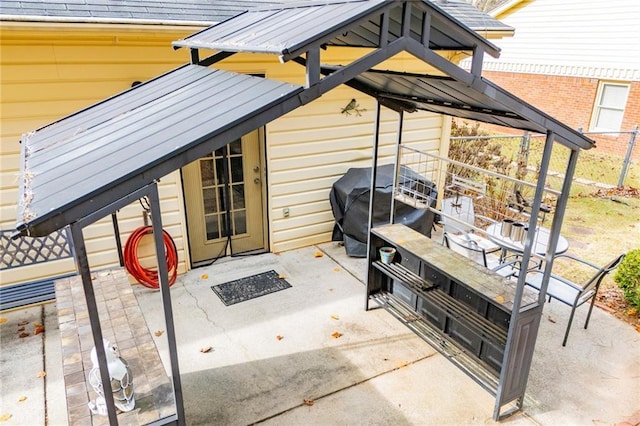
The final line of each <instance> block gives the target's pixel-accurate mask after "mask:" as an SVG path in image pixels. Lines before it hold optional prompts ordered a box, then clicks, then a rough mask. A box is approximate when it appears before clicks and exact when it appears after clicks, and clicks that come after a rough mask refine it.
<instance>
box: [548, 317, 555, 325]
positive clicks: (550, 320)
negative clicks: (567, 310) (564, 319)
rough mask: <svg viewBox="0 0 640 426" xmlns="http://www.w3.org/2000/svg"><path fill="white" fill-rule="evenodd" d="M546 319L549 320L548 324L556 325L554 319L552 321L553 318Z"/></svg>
mask: <svg viewBox="0 0 640 426" xmlns="http://www.w3.org/2000/svg"><path fill="white" fill-rule="evenodd" d="M547 319H548V320H549V322H550V323H553V324H555V323H556V320H554V319H553V318H551V317H547Z"/></svg>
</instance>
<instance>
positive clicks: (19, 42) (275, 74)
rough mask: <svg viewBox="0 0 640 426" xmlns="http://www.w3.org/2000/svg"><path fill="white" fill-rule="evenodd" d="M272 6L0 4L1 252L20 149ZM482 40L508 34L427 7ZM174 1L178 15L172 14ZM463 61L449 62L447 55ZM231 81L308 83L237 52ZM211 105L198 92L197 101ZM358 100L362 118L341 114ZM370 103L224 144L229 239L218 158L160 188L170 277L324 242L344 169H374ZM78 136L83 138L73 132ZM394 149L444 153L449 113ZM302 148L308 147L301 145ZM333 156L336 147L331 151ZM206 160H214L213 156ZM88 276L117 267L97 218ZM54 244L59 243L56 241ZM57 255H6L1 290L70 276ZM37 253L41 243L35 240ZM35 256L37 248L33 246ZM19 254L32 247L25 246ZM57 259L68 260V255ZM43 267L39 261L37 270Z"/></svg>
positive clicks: (300, 112) (455, 10) (337, 96)
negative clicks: (222, 259)
mask: <svg viewBox="0 0 640 426" xmlns="http://www.w3.org/2000/svg"><path fill="white" fill-rule="evenodd" d="M271 3H280V2H248V1H245V2H242V1H222V0H215V1H214V0H209V1H206V0H190V1H184V2H178V3H175V2H162V1H142V0H141V1H136V2H127V4H119V3H118V2H105V1H101V0H86V1H85V2H83V3H82V4H79V3H76V2H66V3H65V2H61V1H58V0H40V1H35V0H32V1H11V2H3V3H2V5H1V6H0V7H1V16H0V18H1V22H0V24H1V25H0V48H1V51H2V57H1V67H2V68H1V86H0V89H1V91H2V100H1V105H0V107H1V111H2V118H1V120H2V121H1V129H2V130H1V132H2V134H1V140H0V147H1V151H0V161H1V163H2V170H1V178H2V186H1V188H0V196H1V197H0V202H1V209H0V230H1V231H2V233H3V236H4V239H3V240H2V241H3V246H4V244H8V239H7V238H8V236H9V235H10V234H11V232H13V231H14V228H15V224H16V210H17V209H16V201H17V194H18V176H19V174H20V169H19V168H20V166H19V164H20V144H19V140H20V137H21V135H22V134H23V133H25V132H29V131H32V130H35V129H36V128H38V127H40V126H43V125H46V124H47V123H50V122H52V121H54V120H56V119H59V118H61V117H63V116H65V115H67V114H71V113H73V112H74V111H77V110H78V109H80V108H84V107H86V106H89V105H91V104H93V103H96V102H99V101H100V100H102V99H104V98H106V97H109V96H111V95H113V94H116V93H118V92H121V91H123V90H126V89H128V88H130V87H131V86H132V84H134V82H137V81H146V80H149V79H152V78H154V77H155V76H157V75H159V74H162V73H164V72H166V71H168V70H171V69H173V68H176V67H177V66H179V65H181V64H184V63H186V62H189V59H190V58H189V52H188V50H186V49H182V50H178V51H174V50H173V49H172V48H171V42H172V41H174V40H178V39H181V38H183V37H185V36H186V35H188V34H191V33H193V32H195V31H198V30H200V29H201V28H204V27H206V26H208V25H209V24H211V23H213V22H217V21H220V20H224V19H226V18H227V17H229V16H231V15H233V14H235V13H237V12H239V11H241V10H242V9H244V8H245V7H248V6H255V5H260V4H271ZM435 3H437V4H439V5H440V6H441V7H443V8H444V9H445V10H447V11H449V12H450V13H451V14H452V15H453V16H455V17H456V18H457V19H458V20H461V21H462V22H465V23H467V24H468V25H469V26H470V27H471V28H473V29H474V30H476V31H478V32H481V34H482V35H483V36H484V37H492V34H496V35H497V36H504V35H508V34H509V33H510V28H509V27H507V26H505V25H503V24H501V23H500V22H498V21H496V20H494V19H492V18H490V17H488V16H487V15H484V14H483V13H481V12H479V11H478V10H476V9H474V8H472V7H471V6H469V5H467V4H466V3H464V2H462V0H458V1H453V0H448V1H436V2H435ZM177 4H179V7H177V6H176V5H177ZM458 53H459V52H450V53H444V55H448V56H449V58H454V57H455V55H457V54H458ZM331 55H336V56H335V57H333V58H332V60H333V61H336V62H337V61H344V62H349V61H350V60H351V59H353V58H355V57H356V56H353V53H352V52H351V51H349V50H348V49H342V50H341V49H339V48H336V49H332V53H331ZM391 62H392V63H393V64H392V66H390V68H396V69H399V68H400V69H403V70H405V71H409V72H419V73H425V72H429V71H430V70H429V69H425V64H424V62H423V61H420V60H416V59H415V58H414V57H412V56H410V55H408V54H400V55H398V56H397V57H395V58H393V59H392V60H391ZM216 66H217V67H219V68H224V69H228V70H231V71H236V72H241V73H247V74H259V75H265V76H267V77H269V78H272V79H274V80H281V81H288V82H292V83H298V84H300V83H304V81H299V80H300V75H301V74H304V73H301V72H300V70H301V67H300V66H299V65H297V64H295V63H292V62H290V63H287V64H279V63H277V61H274V58H273V57H271V56H266V55H263V56H259V55H247V54H237V55H235V56H233V57H231V58H229V59H227V60H225V61H224V62H221V63H220V64H216ZM203 96H206V93H203ZM354 98H355V99H356V102H357V103H358V105H359V112H360V114H351V115H347V114H343V113H341V111H342V110H343V109H344V107H345V106H346V105H347V104H349V102H350V101H351V99H354ZM374 111H375V101H374V100H373V99H372V98H367V97H366V96H364V95H362V94H361V93H359V92H356V91H354V90H352V89H350V88H347V87H340V88H338V89H335V90H333V91H331V92H330V93H328V94H326V95H324V96H323V97H322V98H321V99H319V100H318V101H315V102H313V103H310V104H308V105H306V106H304V107H301V108H299V109H297V110H295V111H293V112H292V113H290V114H287V115H285V116H284V117H282V118H279V119H277V120H275V121H273V122H271V123H269V124H268V125H267V126H265V127H263V128H261V129H260V130H258V131H255V132H253V133H251V134H248V135H246V136H245V137H243V138H242V140H241V141H237V142H236V143H232V144H231V145H230V146H229V147H227V155H228V158H229V161H230V168H229V170H230V171H229V174H230V178H231V181H232V187H233V194H234V196H237V198H236V199H235V200H234V202H233V203H232V204H233V205H232V206H229V212H230V213H231V215H232V221H231V222H232V236H231V238H230V240H228V238H227V236H225V235H224V232H223V230H224V223H225V220H226V214H227V209H226V208H225V206H223V202H222V198H221V197H220V194H221V193H222V184H221V183H220V182H219V180H218V178H219V177H220V175H219V173H222V163H221V162H222V158H221V154H222V152H216V153H215V155H210V156H207V157H204V158H202V159H200V160H198V161H196V162H194V163H192V164H190V165H189V166H187V167H185V168H184V169H182V170H181V171H176V172H173V173H170V174H169V175H167V176H165V177H164V178H163V179H162V180H161V183H160V196H161V199H162V213H163V217H162V220H163V224H164V227H165V229H166V230H167V231H168V232H169V233H170V234H171V235H172V237H173V238H174V240H175V242H176V245H177V249H178V255H179V271H180V272H185V271H186V270H188V269H190V268H191V267H193V266H194V265H197V264H199V263H202V262H210V261H212V260H213V259H215V258H217V257H219V256H224V255H225V254H226V255H229V254H237V253H240V252H243V253H247V252H260V251H272V252H280V251H284V250H290V249H294V248H298V247H303V246H308V245H311V244H316V243H321V242H326V241H329V240H330V238H331V231H332V228H333V216H332V213H331V209H330V205H329V201H328V196H329V191H330V188H331V185H332V184H333V182H335V181H336V180H337V179H338V178H340V177H341V176H342V175H343V174H344V173H345V172H346V171H347V170H348V169H349V168H351V167H368V166H370V165H371V146H372V140H371V133H372V129H373V121H374V115H375V114H374ZM396 128H397V114H396V113H394V112H390V111H383V116H382V123H381V143H382V146H381V151H380V155H381V157H382V161H383V162H391V161H393V158H394V151H395V131H396ZM79 130H80V129H79ZM403 138H404V139H403V143H405V144H407V145H412V146H415V147H417V148H419V149H423V150H427V151H431V152H435V153H442V154H446V152H443V151H446V149H447V147H448V138H449V118H448V117H447V116H443V115H439V114H433V113H425V112H419V113H415V114H408V116H407V117H406V118H405V126H404V132H403ZM303 142H304V143H303ZM336 147H340V148H339V149H336ZM214 157H215V158H214ZM118 222H119V226H120V235H121V237H122V241H123V244H124V241H125V240H126V238H127V237H128V236H129V235H130V234H131V232H132V231H133V230H135V229H136V228H137V227H139V226H141V225H143V209H142V207H141V206H140V204H138V203H133V204H131V205H130V206H128V207H127V208H125V209H123V210H121V211H120V212H119V213H118ZM84 235H85V241H86V245H87V251H88V254H89V261H90V264H91V268H92V270H96V269H99V268H106V267H113V266H116V265H118V256H117V252H116V250H115V247H116V243H115V239H114V232H113V227H112V224H111V221H110V220H103V221H101V222H99V223H97V224H95V225H92V226H90V227H89V228H87V229H86V230H85V233H84ZM61 238H62V239H63V240H64V238H63V237H61ZM57 245H60V243H59V242H54V243H53V245H52V247H51V249H50V251H51V252H52V253H53V254H54V256H51V257H47V256H44V257H43V258H39V257H37V256H35V257H34V258H29V259H27V260H26V261H24V260H23V261H21V260H20V259H18V260H17V261H16V262H13V263H12V262H7V261H6V259H5V257H6V256H5V255H6V254H7V252H4V253H3V256H2V257H3V262H5V263H3V264H2V265H1V268H0V269H1V270H0V282H1V283H2V286H8V285H11V284H16V283H20V282H30V281H37V280H42V279H44V278H47V277H52V276H57V275H61V274H66V273H73V272H75V265H74V263H73V260H72V258H71V257H69V256H68V255H67V256H62V257H63V258H62V259H60V260H51V259H53V258H55V257H56V256H55V253H56V252H57V251H58V250H57V249H56V246H57ZM36 246H37V244H36ZM36 248H37V247H36ZM21 250H23V252H24V253H27V252H31V251H33V250H32V249H31V248H28V247H27V248H25V249H21ZM63 254H64V253H63ZM43 261H46V263H43Z"/></svg>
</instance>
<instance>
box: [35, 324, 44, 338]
mask: <svg viewBox="0 0 640 426" xmlns="http://www.w3.org/2000/svg"><path fill="white" fill-rule="evenodd" d="M40 333H44V327H43V326H39V327H36V329H35V331H34V332H33V335H34V336H35V335H37V334H40Z"/></svg>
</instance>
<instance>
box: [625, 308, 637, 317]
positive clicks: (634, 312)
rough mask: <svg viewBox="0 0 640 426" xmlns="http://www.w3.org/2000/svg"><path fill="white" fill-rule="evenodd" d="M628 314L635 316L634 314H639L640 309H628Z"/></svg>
mask: <svg viewBox="0 0 640 426" xmlns="http://www.w3.org/2000/svg"><path fill="white" fill-rule="evenodd" d="M627 315H629V316H631V317H632V316H634V315H638V310H637V309H636V308H631V309H629V310H627Z"/></svg>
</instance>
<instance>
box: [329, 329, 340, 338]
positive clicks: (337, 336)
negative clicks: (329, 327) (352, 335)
mask: <svg viewBox="0 0 640 426" xmlns="http://www.w3.org/2000/svg"><path fill="white" fill-rule="evenodd" d="M340 336H342V333H340V332H338V331H336V332H335V333H333V334H332V335H331V337H333V338H334V339H337V338H339V337H340Z"/></svg>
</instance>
